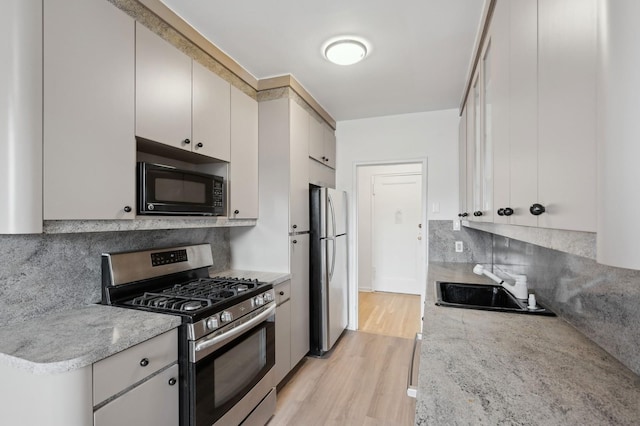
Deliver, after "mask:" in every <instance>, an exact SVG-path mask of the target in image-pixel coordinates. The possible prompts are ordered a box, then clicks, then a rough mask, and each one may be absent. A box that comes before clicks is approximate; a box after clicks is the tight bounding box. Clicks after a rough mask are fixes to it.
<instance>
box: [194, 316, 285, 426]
mask: <svg viewBox="0 0 640 426" xmlns="http://www.w3.org/2000/svg"><path fill="white" fill-rule="evenodd" d="M274 321H275V305H274V306H273V307H270V308H269V309H266V310H265V311H263V312H262V314H261V315H258V316H257V317H256V318H254V319H253V320H252V322H251V324H250V325H249V327H250V328H249V327H247V326H246V325H247V323H245V324H242V325H240V326H238V327H236V328H235V329H232V332H230V333H228V334H235V335H232V336H231V337H229V338H225V335H221V336H217V337H216V339H220V340H219V341H218V342H216V343H215V344H208V342H211V341H212V340H213V339H211V338H208V337H207V336H205V337H203V338H202V339H200V340H199V341H196V342H193V345H192V351H191V356H192V358H191V361H192V362H190V366H189V367H190V376H191V379H192V383H191V386H190V387H191V395H190V406H191V412H192V417H191V419H192V420H191V422H190V424H191V425H195V426H211V425H213V424H215V423H216V422H218V421H219V420H221V419H222V421H220V423H221V424H222V423H225V424H231V423H233V424H239V423H240V422H242V421H243V420H244V419H245V418H246V417H247V416H248V415H249V414H250V413H251V411H253V409H254V408H255V407H256V406H257V405H258V404H259V403H260V402H261V401H262V400H263V399H264V398H265V396H267V394H268V393H269V392H270V391H271V390H272V389H273V387H274V385H275V383H274V379H273V372H272V371H271V370H272V367H273V366H274V364H275V322H274ZM256 322H257V325H254V324H256ZM237 329H244V330H246V331H242V332H240V333H238V332H237ZM234 332H235V333H234ZM198 348H200V350H198ZM194 361H195V362H194Z"/></svg>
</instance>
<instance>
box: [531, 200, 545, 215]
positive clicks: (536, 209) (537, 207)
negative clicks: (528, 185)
mask: <svg viewBox="0 0 640 426" xmlns="http://www.w3.org/2000/svg"><path fill="white" fill-rule="evenodd" d="M545 211H546V209H545V208H544V206H543V205H542V204H538V203H536V204H534V205H532V206H531V207H529V212H530V213H531V214H532V215H534V216H540V215H541V214H542V213H544V212H545Z"/></svg>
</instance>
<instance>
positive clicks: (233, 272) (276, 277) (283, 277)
mask: <svg viewBox="0 0 640 426" xmlns="http://www.w3.org/2000/svg"><path fill="white" fill-rule="evenodd" d="M209 275H211V276H212V277H215V276H221V277H233V278H246V279H250V280H258V281H263V282H266V283H271V284H273V285H274V286H276V285H278V284H281V283H283V282H285V281H287V280H290V279H291V274H289V273H284V272H260V271H243V270H238V269H227V270H224V271H213V270H211V269H210V270H209Z"/></svg>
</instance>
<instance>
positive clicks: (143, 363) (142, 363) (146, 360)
mask: <svg viewBox="0 0 640 426" xmlns="http://www.w3.org/2000/svg"><path fill="white" fill-rule="evenodd" d="M147 365H149V358H142V359H141V360H140V366H141V367H146V366H147Z"/></svg>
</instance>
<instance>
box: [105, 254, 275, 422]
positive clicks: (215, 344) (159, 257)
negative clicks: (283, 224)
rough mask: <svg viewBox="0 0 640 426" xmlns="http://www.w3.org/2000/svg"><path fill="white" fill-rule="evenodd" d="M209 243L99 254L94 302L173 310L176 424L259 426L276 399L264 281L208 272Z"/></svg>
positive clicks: (270, 300) (270, 304)
mask: <svg viewBox="0 0 640 426" xmlns="http://www.w3.org/2000/svg"><path fill="white" fill-rule="evenodd" d="M212 264H213V258H212V254H211V247H210V246H209V244H199V245H191V246H181V247H172V248H166V249H159V250H145V251H137V252H125V253H106V254H103V255H102V303H103V304H106V305H114V306H120V307H125V308H131V309H142V310H147V311H152V312H160V313H167V314H171V315H180V316H181V317H182V323H183V324H182V326H180V328H179V332H178V335H179V339H178V340H179V342H178V353H179V365H180V383H181V388H180V424H181V426H211V425H239V424H243V425H260V426H262V425H264V424H265V423H266V422H267V421H268V420H269V419H270V418H271V416H272V415H273V413H274V411H275V404H276V392H275V378H274V373H273V369H272V367H273V366H274V364H275V309H276V306H275V297H274V291H273V286H272V285H271V284H267V283H263V282H258V281H255V280H248V279H237V278H225V277H213V278H212V277H209V270H208V268H209V267H210V266H211V265H212Z"/></svg>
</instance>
